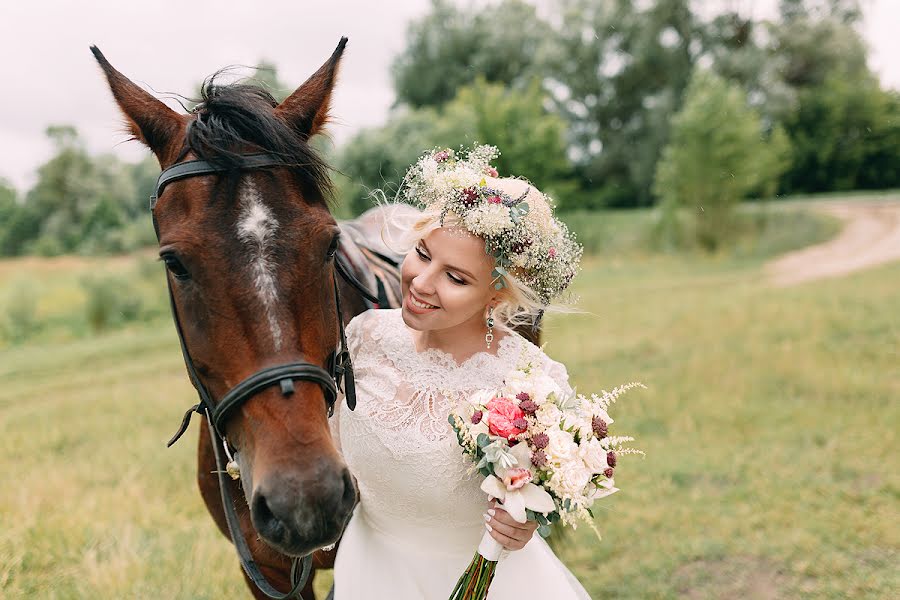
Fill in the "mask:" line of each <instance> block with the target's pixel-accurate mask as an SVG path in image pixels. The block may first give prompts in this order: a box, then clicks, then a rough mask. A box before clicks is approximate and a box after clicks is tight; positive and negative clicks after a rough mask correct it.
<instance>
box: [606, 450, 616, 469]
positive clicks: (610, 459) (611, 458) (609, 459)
mask: <svg viewBox="0 0 900 600" xmlns="http://www.w3.org/2000/svg"><path fill="white" fill-rule="evenodd" d="M606 464H608V465H609V466H611V467H614V466H616V453H615V452H613V451H612V450H610V451H609V452H607V453H606Z"/></svg>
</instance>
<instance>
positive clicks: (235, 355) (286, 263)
mask: <svg viewBox="0 0 900 600" xmlns="http://www.w3.org/2000/svg"><path fill="white" fill-rule="evenodd" d="M345 43H346V39H342V40H341V43H340V44H339V45H338V47H337V49H336V50H335V51H334V53H333V54H332V56H331V57H330V59H329V60H328V61H327V62H326V63H325V64H324V65H322V67H321V68H320V69H319V70H318V71H316V73H315V74H313V75H312V76H311V77H310V78H309V79H308V80H307V81H306V82H305V83H303V85H301V86H300V87H299V88H297V90H296V91H295V92H294V93H293V94H292V95H291V96H290V97H288V98H287V99H286V100H284V101H283V102H282V103H280V104H279V103H277V102H276V101H275V100H274V99H273V98H272V96H271V95H270V94H269V93H268V92H266V91H264V90H262V89H260V88H258V87H256V86H252V85H248V84H243V83H232V84H228V85H221V84H218V83H217V82H216V77H215V76H213V77H212V78H211V79H208V80H207V81H206V82H205V83H204V86H203V89H202V92H201V95H202V102H201V103H200V104H199V105H198V108H197V109H195V110H193V111H192V112H191V113H190V114H179V113H177V112H175V111H173V110H172V109H170V108H168V107H167V106H166V105H165V104H163V103H162V102H160V101H159V100H158V99H156V98H155V97H153V96H152V95H151V94H149V93H148V92H146V91H144V90H143V89H141V88H140V87H138V86H137V85H135V84H134V83H133V82H132V81H130V80H129V79H128V78H126V77H125V76H124V75H122V74H121V73H119V72H118V71H117V70H116V69H115V68H113V67H112V65H110V63H109V62H108V61H107V60H106V58H105V57H104V56H103V55H102V54H101V53H100V51H99V50H97V49H96V48H94V47H92V50H93V52H94V55H95V57H96V58H97V60H98V62H99V63H100V66H101V67H102V69H103V72H104V74H105V75H106V78H107V80H108V82H109V86H110V88H111V90H112V93H113V96H114V97H115V100H116V102H117V104H118V105H119V107H120V109H121V111H122V113H123V114H124V116H125V124H126V127H127V129H128V131H129V132H130V133H131V135H132V136H133V138H134V139H137V140H139V141H141V142H142V143H144V144H145V145H146V146H148V147H149V148H150V150H151V151H152V152H153V154H154V155H155V156H156V158H157V159H158V161H159V164H160V166H161V168H162V169H163V170H165V169H167V168H169V167H171V166H172V165H175V164H180V163H182V162H184V161H186V160H191V159H201V160H205V161H208V162H209V163H213V164H216V165H218V167H219V168H220V169H221V170H220V171H218V172H216V173H212V174H203V175H202V176H194V177H188V178H184V179H180V180H177V181H173V182H172V183H170V184H168V185H167V186H166V187H165V193H164V194H162V195H161V196H160V197H159V199H158V203H157V204H156V206H155V208H154V210H153V215H154V217H155V225H156V226H157V231H158V235H159V245H160V256H161V258H162V260H164V261H165V264H166V267H167V274H166V276H167V278H168V283H169V285H170V288H171V294H172V298H173V310H175V311H176V314H177V315H179V316H180V323H181V325H180V326H179V327H180V328H181V329H183V331H182V336H183V339H184V344H185V348H186V352H188V353H189V354H190V357H191V359H192V360H193V365H194V368H195V371H196V376H197V378H198V379H199V380H200V381H201V382H202V384H203V386H205V388H206V389H207V390H208V391H209V395H210V396H211V397H212V398H216V399H221V398H222V397H223V395H224V394H226V393H227V392H228V391H229V390H231V389H232V388H234V387H235V385H236V384H238V383H239V382H241V381H243V380H244V379H245V378H247V377H248V376H249V375H250V374H253V373H256V372H258V371H260V370H262V369H265V368H266V367H271V366H273V365H280V364H284V363H291V362H296V361H302V362H305V363H308V364H312V365H322V366H324V365H325V364H326V362H327V361H328V356H329V353H330V352H332V351H333V350H334V349H335V347H336V345H337V344H338V343H339V340H338V332H339V331H340V329H339V328H340V327H341V326H342V324H341V321H343V322H347V321H349V320H350V318H352V316H353V315H355V314H358V313H360V312H362V311H363V310H365V308H366V305H365V304H364V301H363V298H362V297H361V296H360V295H359V294H358V293H357V292H356V291H355V290H354V289H353V288H352V287H350V286H348V285H347V284H346V283H345V282H344V281H343V280H341V281H339V282H336V281H335V280H334V279H333V278H334V277H336V275H335V270H334V268H332V265H331V264H330V263H331V261H333V260H334V258H333V254H334V251H335V249H336V248H337V244H338V239H339V233H340V229H339V227H338V224H337V222H336V221H335V219H334V218H333V216H332V214H331V211H330V210H329V200H330V198H331V191H332V190H331V184H330V179H329V176H328V168H327V165H326V164H325V163H324V162H323V161H322V159H321V158H320V157H319V156H318V154H317V153H316V152H315V150H314V149H313V148H312V147H311V146H310V144H309V141H310V138H312V137H313V136H314V135H316V134H318V133H319V132H321V131H322V128H323V125H324V124H325V123H326V121H327V120H328V110H329V104H330V99H331V92H332V88H333V86H334V83H335V77H336V73H337V69H338V63H339V61H340V58H341V55H342V53H343V49H344V46H345ZM260 152H265V153H268V154H270V155H274V156H277V157H280V158H283V159H284V166H276V167H274V168H267V169H256V170H243V169H242V168H241V164H240V162H239V161H238V160H237V159H238V158H239V157H240V156H242V155H246V154H248V153H260ZM336 285H339V286H340V292H341V296H342V297H343V302H342V304H343V307H342V314H341V315H340V316H338V315H337V314H336V312H335V310H334V307H335V300H336V299H335V292H336V291H337V287H336ZM177 318H178V317H177V316H176V325H177V324H178V320H177ZM189 369H190V367H189ZM283 394H286V392H283V390H282V391H281V392H280V391H279V389H278V387H277V386H274V387H268V388H266V389H263V390H261V391H258V392H256V393H255V394H254V395H253V396H252V397H250V398H249V399H248V400H247V401H246V402H244V403H243V404H242V405H240V407H239V408H236V409H235V410H234V411H233V412H232V413H231V414H230V416H229V418H228V420H227V421H226V422H225V423H224V424H223V428H222V432H221V433H222V435H223V436H224V437H225V438H227V440H228V445H229V446H231V447H232V448H233V449H234V450H236V451H237V452H238V453H239V454H238V456H239V459H238V461H239V463H240V482H232V481H230V480H229V481H228V482H227V485H228V486H229V487H230V488H232V489H230V492H231V497H232V498H236V499H237V501H236V502H235V503H234V504H235V509H236V511H237V516H238V518H239V520H240V530H241V532H242V533H243V537H244V538H245V539H246V541H247V544H249V548H250V551H251V553H252V555H253V560H254V561H255V562H256V564H257V565H258V566H259V567H260V570H261V571H262V573H263V574H264V575H265V576H266V577H267V578H268V579H269V580H270V581H271V582H272V584H273V585H274V586H275V587H277V588H278V589H281V590H287V589H289V588H290V587H291V586H290V582H291V580H290V566H291V559H290V557H296V556H302V555H305V554H308V553H310V552H313V551H316V552H315V555H314V556H315V560H314V564H315V565H316V566H319V567H330V566H332V565H333V556H334V552H335V551H334V550H333V551H331V552H330V553H326V552H323V551H321V550H316V549H319V548H322V547H324V546H327V545H329V544H332V543H335V542H337V541H338V540H339V538H340V535H341V533H342V531H343V528H344V526H345V525H346V523H347V521H348V520H349V517H350V515H351V513H352V510H353V507H354V506H355V504H356V502H357V500H358V492H357V489H356V486H355V482H354V481H353V479H352V477H351V475H350V473H349V471H348V469H347V466H346V464H345V463H344V462H343V460H342V458H341V456H340V455H339V454H338V452H337V450H336V448H335V446H334V444H333V442H332V439H331V436H330V433H329V428H328V420H327V412H326V402H327V399H326V398H325V394H324V392H323V388H322V387H321V386H320V385H318V384H317V383H316V382H314V381H302V380H298V381H296V390H295V391H294V393H293V394H291V395H290V396H286V395H283ZM210 436H211V434H210V432H209V431H208V429H207V428H206V427H201V429H200V437H199V445H198V469H197V480H198V483H199V487H200V492H201V494H202V496H203V499H204V501H205V502H206V505H207V507H208V509H209V512H210V513H211V514H212V516H213V519H214V520H215V522H216V523H217V524H218V526H219V529H221V530H222V532H223V533H224V534H225V535H226V536H229V533H228V528H227V526H226V520H225V513H224V510H223V500H222V499H221V497H220V489H219V478H218V477H217V475H216V474H215V471H216V470H217V466H216V460H215V455H214V453H213V449H212V446H211V437H210ZM244 498H245V499H246V501H244V500H243V499H244ZM245 577H247V574H246V573H245ZM247 581H248V584H250V583H251V580H250V578H249V577H247ZM311 584H312V577H310V579H309V583H308V584H307V585H306V587H305V588H304V590H303V592H304V596H305V597H307V598H312V597H313V595H312V585H311ZM250 588H251V590H252V591H253V593H254V594H255V595H256V596H257V597H259V598H261V597H263V596H262V595H261V593H260V592H259V591H258V590H257V589H256V587H255V586H254V585H250Z"/></svg>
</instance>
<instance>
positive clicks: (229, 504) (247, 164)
mask: <svg viewBox="0 0 900 600" xmlns="http://www.w3.org/2000/svg"><path fill="white" fill-rule="evenodd" d="M283 166H286V165H285V163H284V162H283V161H282V160H280V159H279V158H278V157H277V156H275V155H273V154H268V153H255V154H244V155H242V156H241V161H240V163H239V165H238V167H237V168H238V169H240V170H251V169H260V168H265V167H283ZM228 170H229V169H227V168H225V167H221V166H217V165H214V164H212V163H210V162H208V161H205V160H189V161H185V162H181V163H177V164H175V165H172V166H171V167H169V168H167V169H165V170H163V172H162V173H160V175H159V179H157V182H156V189H155V190H154V193H153V195H152V196H150V216H151V218H152V220H153V230H154V231H155V232H156V240H157V242H159V240H160V237H159V224H158V222H157V220H156V215H155V214H154V212H153V211H154V209H155V208H156V204H157V201H158V199H159V197H160V196H161V195H162V193H163V190H164V189H165V187H166V185H168V184H169V183H172V182H174V181H178V180H181V179H185V178H188V177H195V176H198V175H208V174H213V173H220V172H225V171H228ZM334 260H335V262H334V264H335V271H336V273H339V274H340V275H341V276H342V277H343V278H344V279H345V280H346V281H347V282H348V283H349V284H350V285H352V286H353V287H354V288H355V289H357V290H359V292H360V293H361V294H362V295H363V296H365V297H366V298H367V299H369V300H370V301H377V300H378V297H377V296H375V295H373V294H372V293H371V292H370V291H368V290H367V289H365V286H364V285H363V284H362V283H360V281H359V280H358V279H357V278H356V277H355V276H354V275H353V273H352V272H351V270H350V269H349V268H348V267H347V265H345V264H344V263H343V262H342V260H340V256H339V254H338V253H335V257H334ZM336 273H333V274H332V281H333V282H334V303H335V310H336V312H337V321H338V326H339V330H340V343H341V346H340V351H338V350H337V348H336V349H335V350H333V351H332V352H331V353H330V354H329V356H328V359H327V360H328V364H327V370H326V369H323V368H322V367H320V366H318V365H314V364H312V363H310V362H307V361H304V360H299V361H296V362H290V363H285V364H282V365H277V366H273V367H268V368H265V369H261V370H259V371H257V372H255V373H253V374H252V375H250V376H249V377H247V378H246V379H244V380H243V381H241V382H240V383H238V384H237V385H235V386H234V387H233V388H232V389H231V390H229V391H228V392H227V393H226V394H225V395H224V396H222V398H221V399H220V400H219V401H218V402H214V401H213V399H212V396H211V395H210V393H209V391H208V390H207V389H206V386H205V385H203V382H202V381H201V380H200V377H199V376H198V375H197V371H196V369H195V368H194V362H193V360H191V355H190V352H188V349H187V345H186V343H185V340H184V334H183V332H182V328H181V321H180V320H179V318H178V311H177V310H176V308H175V296H174V295H173V293H172V282H171V279H170V277H169V276H168V274H167V275H166V284H167V286H168V290H169V304H170V306H171V309H172V317H173V319H174V321H175V329H176V331H177V332H178V340H179V342H180V344H181V353H182V355H183V357H184V363H185V366H186V367H187V372H188V376H189V377H190V380H191V383H192V384H193V386H194V388H195V389H196V390H197V394H198V396H199V398H200V401H199V402H198V403H197V404H195V405H194V406H192V407H190V408H189V409H188V410H187V411H186V412H185V413H184V417H183V419H182V422H181V426H180V427H179V428H178V431H177V432H176V433H175V435H174V436H173V437H172V439H170V440H169V442H168V443H167V444H166V446H167V447H170V446H172V444H174V443H175V442H177V441H178V439H179V438H180V437H181V436H182V435H183V434H184V432H185V431H187V428H188V426H189V424H190V420H191V417H192V416H193V414H194V413H198V414H200V415H203V416H205V417H206V422H207V427H208V428H209V435H210V440H211V443H212V446H213V452H214V454H215V458H216V469H217V472H218V478H219V489H220V492H221V495H222V507H223V509H224V511H225V520H226V522H227V524H228V531H229V533H230V534H231V540H232V542H233V543H234V546H235V548H236V550H237V553H238V557H239V558H240V561H241V567H242V568H243V569H244V572H245V573H246V574H247V576H248V577H249V578H250V580H251V581H253V583H254V584H255V585H256V586H257V587H258V588H259V590H260V591H261V592H262V593H263V594H265V595H266V596H267V597H269V598H272V599H273V600H286V599H287V598H295V597H297V598H301V600H302V597H301V596H300V590H301V589H303V587H304V586H305V585H306V583H307V581H308V579H309V575H310V573H311V572H312V553H309V554H307V555H305V556H303V557H294V558H293V559H292V561H291V577H290V580H291V589H290V590H289V591H287V592H279V591H278V590H276V589H275V588H274V587H273V586H272V585H271V584H270V583H269V581H268V580H267V579H266V577H265V575H263V573H262V572H261V571H260V569H259V567H258V566H257V564H256V562H255V561H254V560H253V555H252V554H251V553H250V548H249V546H248V544H247V541H246V540H245V539H244V536H243V533H242V532H241V529H240V523H239V521H238V517H237V513H236V512H235V508H234V502H233V500H232V496H231V493H230V491H229V489H228V486H229V482H228V480H226V479H225V473H226V469H225V463H226V460H225V458H224V457H223V456H222V453H223V448H224V440H225V435H224V428H225V423H226V422H227V420H228V418H229V416H231V414H232V413H233V412H234V411H235V410H237V409H238V408H240V407H241V406H242V405H243V404H244V403H245V402H247V401H248V400H249V399H250V398H252V397H253V396H254V395H256V394H258V393H259V392H261V391H262V390H264V389H266V388H268V387H271V386H273V385H276V384H278V386H279V387H280V388H281V393H282V395H284V396H285V397H287V396H290V395H292V394H293V393H294V381H295V380H306V381H312V382H315V383H318V384H319V385H320V386H321V388H322V391H323V393H324V395H325V401H326V403H327V405H328V416H329V417H331V416H332V415H333V414H334V405H335V404H336V402H337V393H338V390H341V391H342V392H344V397H345V398H346V401H347V407H348V408H349V409H350V410H354V409H355V408H356V386H355V382H354V379H353V365H352V363H351V360H350V352H349V351H348V349H347V338H346V335H345V332H344V321H343V318H342V315H341V297H340V293H339V290H338V284H337V275H336ZM342 383H343V386H342ZM298 565H300V569H299V572H298Z"/></svg>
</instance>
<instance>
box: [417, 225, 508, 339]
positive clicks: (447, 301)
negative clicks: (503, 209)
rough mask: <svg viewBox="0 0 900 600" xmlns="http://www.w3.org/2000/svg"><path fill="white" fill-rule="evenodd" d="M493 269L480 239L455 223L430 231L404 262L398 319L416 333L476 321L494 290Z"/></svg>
mask: <svg viewBox="0 0 900 600" xmlns="http://www.w3.org/2000/svg"><path fill="white" fill-rule="evenodd" d="M493 268H494V262H493V259H492V258H491V257H490V256H488V255H487V254H485V252H484V240H482V239H481V238H480V237H477V236H475V235H472V234H471V233H469V232H468V231H466V230H465V229H461V228H459V227H454V228H452V229H451V228H447V227H438V228H437V229H434V230H433V231H431V232H429V233H428V235H426V236H425V237H424V238H423V239H421V240H419V241H418V242H417V243H416V245H415V246H414V247H413V249H412V250H410V252H409V253H408V254H407V255H406V258H405V259H404V260H403V265H402V267H401V276H402V290H403V305H402V315H403V320H404V321H405V322H406V324H407V325H409V326H410V327H411V328H412V329H416V330H419V331H426V330H432V329H445V328H448V327H454V326H456V325H459V324H460V323H463V322H466V321H469V320H472V319H478V320H481V318H482V316H483V314H484V309H485V306H487V304H488V303H489V302H490V301H491V299H492V298H493V297H494V293H495V290H494V288H493V287H492V286H491V271H492V270H493ZM416 303H418V304H419V305H417V304H416ZM421 303H424V304H427V305H430V307H431V308H423V307H422V306H421Z"/></svg>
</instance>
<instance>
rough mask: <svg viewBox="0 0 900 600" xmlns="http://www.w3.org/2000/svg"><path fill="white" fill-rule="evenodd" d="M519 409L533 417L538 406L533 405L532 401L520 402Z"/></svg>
mask: <svg viewBox="0 0 900 600" xmlns="http://www.w3.org/2000/svg"><path fill="white" fill-rule="evenodd" d="M519 408H521V409H522V412H523V413H525V414H526V415H533V414H534V413H536V412H537V409H538V405H537V404H535V403H534V401H533V400H522V401H521V402H519Z"/></svg>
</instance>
